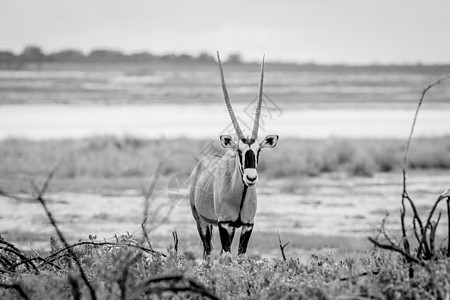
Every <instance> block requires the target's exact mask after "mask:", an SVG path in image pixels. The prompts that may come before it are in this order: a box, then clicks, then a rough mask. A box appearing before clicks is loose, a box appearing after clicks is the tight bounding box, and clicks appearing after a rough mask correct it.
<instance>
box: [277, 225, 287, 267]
mask: <svg viewBox="0 0 450 300" xmlns="http://www.w3.org/2000/svg"><path fill="white" fill-rule="evenodd" d="M278 243H279V245H280V251H281V256H282V257H283V260H284V261H286V255H285V254H284V248H286V246H287V245H289V242H287V243H286V244H284V245H283V243H282V242H281V238H280V232H279V231H278Z"/></svg>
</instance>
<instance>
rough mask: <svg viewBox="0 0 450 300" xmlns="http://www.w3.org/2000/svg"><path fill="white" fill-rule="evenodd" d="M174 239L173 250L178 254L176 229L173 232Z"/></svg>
mask: <svg viewBox="0 0 450 300" xmlns="http://www.w3.org/2000/svg"><path fill="white" fill-rule="evenodd" d="M172 237H173V248H174V250H175V253H178V233H177V230H176V229H174V230H173V231H172Z"/></svg>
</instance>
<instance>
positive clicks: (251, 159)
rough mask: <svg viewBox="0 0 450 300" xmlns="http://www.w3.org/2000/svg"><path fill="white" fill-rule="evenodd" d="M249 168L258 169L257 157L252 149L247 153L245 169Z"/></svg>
mask: <svg viewBox="0 0 450 300" xmlns="http://www.w3.org/2000/svg"><path fill="white" fill-rule="evenodd" d="M247 168H252V169H256V156H255V152H253V150H252V149H250V150H247V152H245V165H244V169H247Z"/></svg>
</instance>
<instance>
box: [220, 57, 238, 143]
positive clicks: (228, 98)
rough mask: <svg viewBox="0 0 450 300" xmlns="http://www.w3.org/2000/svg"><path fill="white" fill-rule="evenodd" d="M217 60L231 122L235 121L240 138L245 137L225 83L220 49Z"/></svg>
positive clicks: (235, 127)
mask: <svg viewBox="0 0 450 300" xmlns="http://www.w3.org/2000/svg"><path fill="white" fill-rule="evenodd" d="M217 60H218V61H219V69H220V80H221V82H222V91H223V96H224V98H225V104H226V105H227V109H228V113H229V114H230V117H231V122H232V123H233V126H234V130H235V131H236V134H237V136H238V138H239V139H243V138H244V134H243V133H242V130H241V127H239V123H238V121H237V119H236V116H235V115H234V112H233V108H232V107H231V102H230V97H229V96H228V91H227V86H226V85H225V78H224V77H223V69H222V63H221V61H220V56H219V51H217Z"/></svg>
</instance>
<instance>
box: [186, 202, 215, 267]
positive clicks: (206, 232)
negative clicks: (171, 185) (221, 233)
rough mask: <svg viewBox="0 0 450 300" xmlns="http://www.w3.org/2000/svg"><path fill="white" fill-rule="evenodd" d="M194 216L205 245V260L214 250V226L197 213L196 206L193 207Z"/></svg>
mask: <svg viewBox="0 0 450 300" xmlns="http://www.w3.org/2000/svg"><path fill="white" fill-rule="evenodd" d="M191 210H192V215H193V216H194V219H195V223H197V231H198V234H199V235H200V239H201V240H202V244H203V258H206V257H207V256H209V255H211V250H212V232H213V228H212V225H211V224H209V223H208V222H206V221H205V220H204V219H202V217H200V215H199V214H198V212H197V209H196V208H195V206H194V205H192V206H191Z"/></svg>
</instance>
